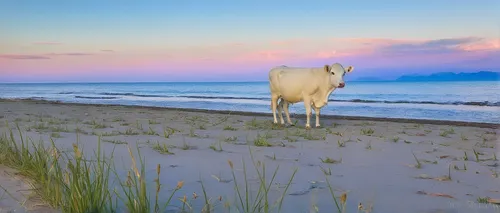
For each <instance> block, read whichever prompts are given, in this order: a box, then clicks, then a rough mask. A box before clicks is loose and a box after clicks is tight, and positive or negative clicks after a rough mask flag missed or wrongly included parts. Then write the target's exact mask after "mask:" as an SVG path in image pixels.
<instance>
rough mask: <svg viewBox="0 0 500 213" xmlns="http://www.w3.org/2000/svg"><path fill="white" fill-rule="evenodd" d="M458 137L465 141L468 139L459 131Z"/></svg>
mask: <svg viewBox="0 0 500 213" xmlns="http://www.w3.org/2000/svg"><path fill="white" fill-rule="evenodd" d="M460 138H461V139H462V140H463V141H467V140H469V139H468V138H467V136H465V135H464V134H463V133H461V134H460Z"/></svg>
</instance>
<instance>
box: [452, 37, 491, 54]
mask: <svg viewBox="0 0 500 213" xmlns="http://www.w3.org/2000/svg"><path fill="white" fill-rule="evenodd" d="M458 48H459V49H461V50H463V51H481V50H499V49H500V39H484V40H481V41H478V42H474V43H467V44H462V45H459V46H458Z"/></svg>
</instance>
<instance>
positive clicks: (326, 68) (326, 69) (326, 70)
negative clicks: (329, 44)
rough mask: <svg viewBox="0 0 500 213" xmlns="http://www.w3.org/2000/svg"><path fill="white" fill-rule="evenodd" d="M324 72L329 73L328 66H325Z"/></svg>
mask: <svg viewBox="0 0 500 213" xmlns="http://www.w3.org/2000/svg"><path fill="white" fill-rule="evenodd" d="M325 72H330V66H328V64H327V65H325Z"/></svg>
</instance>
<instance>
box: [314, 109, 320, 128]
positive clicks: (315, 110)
mask: <svg viewBox="0 0 500 213" xmlns="http://www.w3.org/2000/svg"><path fill="white" fill-rule="evenodd" d="M320 111H321V108H319V107H314V114H316V128H319V127H321V125H320V124H319V114H320Z"/></svg>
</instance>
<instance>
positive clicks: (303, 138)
mask: <svg viewBox="0 0 500 213" xmlns="http://www.w3.org/2000/svg"><path fill="white" fill-rule="evenodd" d="M314 119H315V118H314V116H313V118H312V120H311V122H312V124H314ZM5 121H9V124H10V128H11V129H13V130H15V131H17V130H16V129H15V125H14V122H17V123H18V124H19V126H20V127H21V129H22V130H24V131H25V133H26V136H29V137H30V138H32V139H33V141H37V142H38V141H39V139H42V140H43V141H44V143H46V145H47V146H50V138H52V139H53V140H54V141H55V144H56V146H58V147H59V148H60V149H62V150H71V149H72V144H73V143H76V142H77V141H78V144H79V145H80V146H81V147H82V148H83V150H84V152H85V153H86V154H90V155H91V154H92V152H93V150H94V149H95V148H96V147H97V144H98V138H99V135H100V136H101V141H102V145H101V146H102V148H103V149H104V151H105V152H108V153H111V152H112V151H113V150H114V161H115V165H116V166H117V168H119V169H120V170H119V172H123V173H121V174H123V175H124V177H125V176H126V171H127V170H128V169H129V168H130V164H131V163H130V156H129V153H128V148H127V144H128V145H129V146H130V147H131V148H132V150H135V148H136V146H138V147H139V148H140V151H141V154H142V156H144V157H145V160H146V162H145V163H146V179H147V181H148V183H150V185H151V191H154V187H155V183H154V179H155V178H156V171H155V170H156V166H157V164H161V166H162V174H161V177H160V182H161V183H162V184H163V186H164V187H165V188H163V189H162V191H161V192H160V197H162V198H165V197H167V196H169V195H170V191H169V189H172V188H174V187H175V186H176V184H177V182H178V181H184V187H183V188H182V189H181V190H180V191H179V192H178V194H177V196H178V197H181V196H183V195H186V196H187V197H192V194H193V192H195V193H196V194H198V195H201V194H202V191H201V185H200V183H199V181H200V178H201V180H202V181H203V183H204V184H205V187H206V189H207V193H208V196H210V197H211V198H212V201H213V202H214V203H217V202H219V204H218V205H219V206H218V207H216V208H219V207H220V208H223V203H225V202H226V201H229V202H230V203H231V204H232V203H234V201H235V200H234V199H233V197H234V195H235V194H234V193H235V192H234V183H233V182H232V175H231V170H230V167H229V165H228V160H230V161H232V162H233V164H234V168H235V170H236V171H237V172H236V177H237V181H238V183H239V184H242V183H243V181H244V177H243V165H242V160H244V162H245V164H246V169H247V178H248V182H249V184H251V186H253V188H256V187H258V183H259V181H258V180H257V174H256V170H255V168H254V166H253V164H252V161H251V156H250V153H249V150H252V154H253V157H254V159H255V161H259V162H261V163H264V164H265V165H266V176H267V177H269V178H270V177H271V175H272V173H273V172H274V169H276V166H278V165H279V170H278V173H277V176H276V178H275V181H274V182H275V184H273V185H272V187H271V192H270V196H271V199H270V200H272V201H274V200H277V198H278V196H279V195H280V193H281V191H282V190H283V185H284V184H286V183H287V182H288V180H289V178H290V177H291V175H292V173H293V171H294V169H295V168H297V169H298V170H297V173H296V175H295V177H294V179H293V181H292V183H291V185H290V187H289V189H288V191H287V196H286V197H285V200H284V204H283V209H282V212H314V211H313V210H314V209H318V210H319V212H332V210H333V209H334V206H335V204H334V203H333V200H332V198H331V195H330V191H329V189H328V188H327V184H326V182H325V178H328V180H329V181H330V183H331V184H332V187H333V189H334V190H335V194H336V195H338V196H340V194H342V193H344V192H346V193H347V204H346V206H347V207H346V208H347V210H346V211H347V212H356V211H357V209H358V205H359V204H360V203H361V204H362V205H363V207H364V209H368V210H371V211H370V212H429V213H430V212H500V207H499V206H497V205H493V204H485V203H480V202H478V198H484V197H490V198H500V177H499V176H500V174H499V173H500V171H499V168H498V165H499V164H500V162H498V161H497V159H495V158H496V157H495V156H498V157H499V158H500V150H499V140H498V134H499V128H498V127H499V125H498V124H488V123H467V122H448V121H428V120H409V119H383V118H364V117H342V116H321V124H322V128H320V129H316V128H313V129H312V130H310V131H306V130H305V129H304V116H300V115H292V122H293V121H298V123H297V125H296V126H294V127H278V126H274V125H272V124H271V121H272V116H271V115H270V114H256V113H240V112H238V113H236V112H220V111H219V112H216V111H206V110H189V109H165V108H154V107H135V106H112V105H84V104H67V103H56V102H47V101H36V100H18V101H13V100H0V134H3V133H4V132H7V131H8V129H7V126H6V124H5ZM76 132H79V134H78V138H77V134H76ZM165 134H167V136H168V137H166V136H165ZM255 142H257V143H261V145H262V144H264V145H267V144H265V143H266V142H267V143H269V146H256V145H255ZM156 144H160V145H162V146H163V144H165V145H166V146H167V147H168V148H169V151H170V152H171V153H161V152H158V151H157V150H155V149H154V147H155V145H156ZM464 153H467V159H464V158H465V154H464ZM474 153H476V154H477V155H476V154H474ZM135 154H136V153H135ZM413 154H414V155H415V157H416V158H417V159H418V161H419V162H420V166H417V161H416V160H415V157H414V155H413ZM476 157H477V158H478V159H476ZM326 158H331V159H333V160H334V161H335V162H322V159H323V160H324V159H326ZM5 171H6V168H4V167H0V177H1V178H0V185H1V186H2V187H3V188H6V189H13V186H15V185H13V184H19V183H18V182H16V181H14V180H13V178H12V177H11V176H8V175H6V173H5ZM122 178H123V177H122ZM268 181H269V180H268ZM14 188H15V187H14ZM2 194H3V190H2V191H0V196H1V195H2ZM152 195H153V196H154V194H152ZM219 196H220V198H222V201H218V199H219ZM13 197H16V196H13ZM17 197H21V199H24V198H23V197H22V196H21V195H17ZM18 200H19V199H18ZM14 202H16V201H15V200H13V199H12V198H11V197H9V198H5V200H0V204H1V206H0V212H2V211H4V209H9V208H11V209H13V208H19V206H18V204H17V203H14ZM203 204H204V200H203V199H199V198H198V199H195V200H193V201H192V205H193V207H194V208H201V206H202V205H203ZM16 206H17V207H16ZM369 207H372V208H369ZM2 208H3V209H2ZM197 212H199V211H197Z"/></svg>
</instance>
